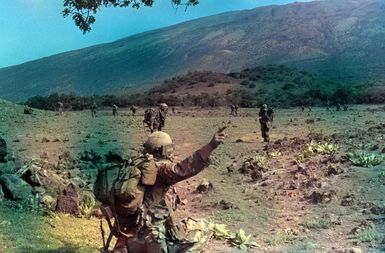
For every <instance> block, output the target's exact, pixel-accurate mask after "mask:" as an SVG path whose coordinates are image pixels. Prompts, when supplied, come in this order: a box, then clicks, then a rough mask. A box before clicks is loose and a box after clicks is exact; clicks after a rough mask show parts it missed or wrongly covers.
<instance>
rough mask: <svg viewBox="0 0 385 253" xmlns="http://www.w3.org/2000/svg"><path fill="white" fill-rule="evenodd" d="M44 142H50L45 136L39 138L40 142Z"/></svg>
mask: <svg viewBox="0 0 385 253" xmlns="http://www.w3.org/2000/svg"><path fill="white" fill-rule="evenodd" d="M46 142H50V140H49V139H48V138H46V137H43V139H41V143H46Z"/></svg>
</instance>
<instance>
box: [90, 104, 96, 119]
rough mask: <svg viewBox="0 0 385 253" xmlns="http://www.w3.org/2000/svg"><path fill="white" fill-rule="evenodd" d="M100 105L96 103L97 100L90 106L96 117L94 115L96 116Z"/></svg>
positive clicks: (92, 113)
mask: <svg viewBox="0 0 385 253" xmlns="http://www.w3.org/2000/svg"><path fill="white" fill-rule="evenodd" d="M97 108H98V107H97V106H96V103H95V102H93V103H92V105H91V107H90V109H91V116H92V117H93V118H94V117H96V109H97Z"/></svg>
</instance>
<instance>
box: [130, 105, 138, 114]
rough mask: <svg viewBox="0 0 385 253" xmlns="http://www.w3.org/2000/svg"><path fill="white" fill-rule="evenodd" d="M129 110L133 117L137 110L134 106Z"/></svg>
mask: <svg viewBox="0 0 385 253" xmlns="http://www.w3.org/2000/svg"><path fill="white" fill-rule="evenodd" d="M130 110H131V112H132V115H133V116H135V114H136V110H137V108H136V106H135V105H131V107H130Z"/></svg>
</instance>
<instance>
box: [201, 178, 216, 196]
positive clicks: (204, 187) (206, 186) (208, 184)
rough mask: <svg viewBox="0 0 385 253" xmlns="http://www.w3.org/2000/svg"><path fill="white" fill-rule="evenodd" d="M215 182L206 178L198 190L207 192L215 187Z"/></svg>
mask: <svg viewBox="0 0 385 253" xmlns="http://www.w3.org/2000/svg"><path fill="white" fill-rule="evenodd" d="M213 188H214V187H213V184H212V183H211V182H210V181H208V180H207V179H206V178H204V179H203V180H202V181H201V183H200V184H199V185H198V187H197V191H198V192H200V193H206V192H209V191H211V190H212V189H213Z"/></svg>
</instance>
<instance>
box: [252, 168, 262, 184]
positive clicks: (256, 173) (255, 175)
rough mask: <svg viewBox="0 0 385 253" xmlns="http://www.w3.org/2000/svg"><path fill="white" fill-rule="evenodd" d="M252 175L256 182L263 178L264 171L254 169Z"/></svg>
mask: <svg viewBox="0 0 385 253" xmlns="http://www.w3.org/2000/svg"><path fill="white" fill-rule="evenodd" d="M250 176H251V179H252V180H253V182H256V181H259V180H261V179H262V173H261V172H260V171H258V170H253V171H252V172H251V175H250Z"/></svg>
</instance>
